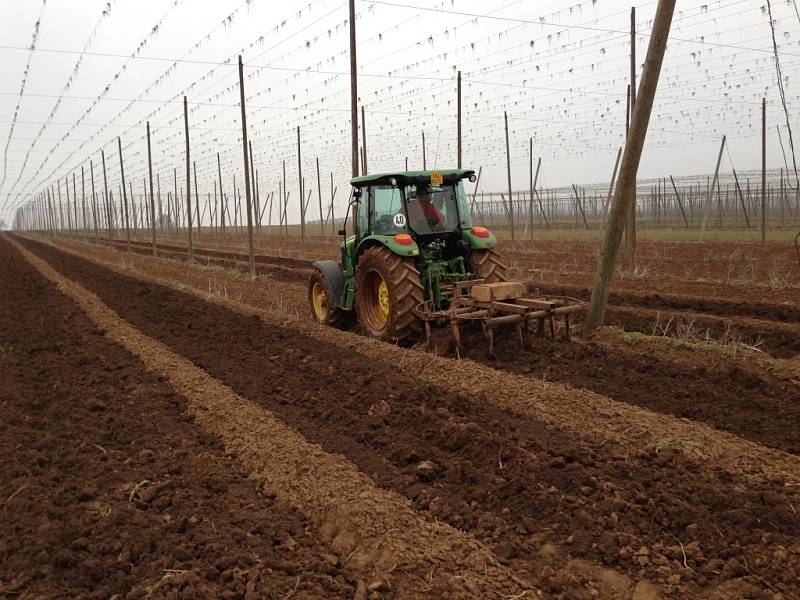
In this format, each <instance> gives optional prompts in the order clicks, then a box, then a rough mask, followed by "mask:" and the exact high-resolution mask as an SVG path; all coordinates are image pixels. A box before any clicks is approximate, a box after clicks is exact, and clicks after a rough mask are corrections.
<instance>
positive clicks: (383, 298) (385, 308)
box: [378, 277, 389, 322]
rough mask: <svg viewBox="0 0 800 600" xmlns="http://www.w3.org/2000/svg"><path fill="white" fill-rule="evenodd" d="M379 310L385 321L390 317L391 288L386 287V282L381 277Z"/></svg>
mask: <svg viewBox="0 0 800 600" xmlns="http://www.w3.org/2000/svg"><path fill="white" fill-rule="evenodd" d="M378 312H379V313H380V315H381V317H383V320H384V322H386V321H387V320H388V319H389V288H388V287H386V282H385V281H384V280H383V278H382V277H381V282H380V283H379V284H378Z"/></svg>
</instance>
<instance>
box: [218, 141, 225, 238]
mask: <svg viewBox="0 0 800 600" xmlns="http://www.w3.org/2000/svg"><path fill="white" fill-rule="evenodd" d="M217 172H218V173H219V218H220V221H219V223H220V230H221V231H220V232H221V233H222V235H223V236H224V235H225V191H224V189H223V187H222V163H221V162H220V160H219V152H217Z"/></svg>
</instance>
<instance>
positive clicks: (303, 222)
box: [297, 125, 306, 243]
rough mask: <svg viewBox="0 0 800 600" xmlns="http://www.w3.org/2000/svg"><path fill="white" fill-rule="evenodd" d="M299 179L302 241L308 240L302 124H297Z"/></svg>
mask: <svg viewBox="0 0 800 600" xmlns="http://www.w3.org/2000/svg"><path fill="white" fill-rule="evenodd" d="M297 181H298V182H299V185H300V242H301V243H305V241H306V207H305V198H304V195H305V193H304V192H305V190H303V163H302V161H301V158H300V126H299V125H298V126H297Z"/></svg>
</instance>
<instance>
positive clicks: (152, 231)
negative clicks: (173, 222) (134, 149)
mask: <svg viewBox="0 0 800 600" xmlns="http://www.w3.org/2000/svg"><path fill="white" fill-rule="evenodd" d="M147 172H148V174H149V176H150V234H151V236H152V240H153V256H158V247H157V244H156V198H155V195H154V194H153V154H152V152H151V149H150V121H148V122H147Z"/></svg>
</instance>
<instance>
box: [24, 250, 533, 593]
mask: <svg viewBox="0 0 800 600" xmlns="http://www.w3.org/2000/svg"><path fill="white" fill-rule="evenodd" d="M21 251H22V252H23V253H25V255H26V258H27V259H28V260H29V261H30V262H31V263H33V264H34V265H35V266H36V268H37V269H39V270H40V272H42V273H43V274H45V275H46V276H47V277H48V278H49V279H51V280H52V281H56V282H58V285H59V288H60V289H62V290H64V292H65V293H66V294H67V295H69V296H70V297H71V298H73V299H74V300H75V301H76V302H78V303H79V304H80V306H81V308H83V310H84V311H86V312H87V314H89V315H90V316H91V318H92V319H93V320H94V322H95V323H97V324H98V325H100V326H101V327H102V328H103V329H104V331H105V335H107V336H108V337H109V338H110V339H112V340H114V341H117V342H118V343H120V344H122V345H124V346H125V348H127V349H129V350H131V351H132V352H134V353H135V354H136V355H137V356H139V357H140V358H141V359H142V361H143V362H144V363H145V365H147V367H148V368H149V369H152V370H153V371H155V372H158V373H162V374H164V377H165V378H166V379H167V381H169V383H170V384H171V385H172V386H173V387H174V388H175V389H176V390H177V391H178V392H179V393H181V395H182V396H184V397H185V398H186V399H187V400H188V402H189V408H190V412H191V414H193V415H194V416H195V418H196V419H197V422H198V423H200V424H201V425H202V426H203V427H204V428H206V429H207V430H209V431H212V432H214V433H216V434H218V435H220V436H221V437H222V439H223V440H224V443H225V448H226V450H228V451H229V452H231V453H233V454H235V455H237V456H238V458H239V460H240V461H241V462H242V464H243V465H245V466H246V468H247V469H248V470H250V474H249V477H250V478H252V479H254V480H256V481H263V482H266V483H267V484H268V485H269V487H270V489H272V490H274V492H275V493H276V494H277V495H278V497H279V498H283V499H285V500H287V501H288V502H290V503H291V504H292V505H293V506H297V507H298V508H300V509H301V510H303V511H304V512H305V513H306V514H308V515H309V516H310V517H311V519H312V520H313V521H314V522H315V523H316V524H317V525H318V526H319V527H320V531H321V533H322V535H323V536H325V538H326V539H328V540H330V543H331V548H332V549H333V551H334V552H335V553H336V556H338V558H336V557H333V558H334V560H330V559H331V556H330V555H324V556H322V558H323V560H325V561H326V562H329V563H336V564H338V562H341V564H344V565H346V567H347V571H348V572H351V573H354V574H357V575H361V576H363V577H364V579H365V580H366V581H367V582H370V583H369V586H366V585H364V584H363V583H362V582H359V590H358V592H357V593H356V598H365V597H366V596H367V593H366V592H369V598H370V599H371V600H377V599H378V598H392V597H394V596H395V595H400V596H402V597H408V598H419V597H430V596H434V597H448V598H476V597H478V598H484V597H489V596H495V595H498V596H506V597H512V596H518V597H521V596H522V595H524V593H527V592H533V591H535V590H533V589H532V588H531V586H530V584H528V583H525V582H523V581H521V580H520V578H519V577H517V576H515V575H514V574H513V573H512V572H510V571H509V570H508V569H506V568H504V567H502V566H500V565H499V564H498V562H497V559H496V557H495V556H494V555H493V554H492V553H491V552H489V551H488V550H487V549H486V548H485V547H484V546H483V545H481V544H479V543H478V542H477V541H476V540H475V538H474V537H472V536H470V535H468V534H465V533H463V532H460V531H456V530H455V529H452V528H450V527H448V526H446V525H443V524H442V523H440V522H433V521H426V520H425V519H424V518H423V517H422V516H421V515H419V513H417V512H416V511H414V510H413V509H412V508H411V505H410V502H408V501H407V500H406V499H404V498H401V497H400V496H398V495H396V494H393V493H391V492H387V491H382V490H379V489H377V488H376V487H375V486H374V484H373V483H372V482H371V481H370V480H369V478H368V477H367V476H365V475H364V474H363V473H361V472H359V471H358V470H357V469H356V468H355V467H354V466H353V464H352V463H350V462H349V461H347V460H345V459H344V458H342V457H341V456H337V455H332V454H329V453H326V452H324V451H323V450H321V449H320V448H319V446H317V445H316V444H312V443H309V442H308V441H307V440H305V439H304V438H303V437H302V436H301V435H300V434H299V433H298V432H297V431H296V430H295V429H293V428H291V427H289V426H287V425H286V424H285V423H284V422H283V421H281V420H279V419H277V418H276V417H275V416H274V415H273V414H272V413H271V412H269V411H266V410H264V409H263V408H261V407H259V406H257V405H256V404H254V403H252V402H250V401H248V400H246V399H244V398H242V397H240V396H238V395H236V394H235V393H234V392H233V391H232V390H231V389H230V388H229V387H227V386H225V385H223V384H222V383H221V382H219V381H218V380H216V379H214V378H212V377H211V376H209V375H208V374H207V373H206V372H205V371H203V370H201V369H199V368H198V367H197V366H196V365H194V364H193V363H191V362H190V361H188V360H187V359H185V358H183V357H181V356H180V355H178V354H175V353H174V352H172V351H171V350H169V349H168V348H167V347H166V346H164V345H163V344H161V343H160V342H158V341H156V340H154V339H152V338H150V337H147V336H146V335H144V334H142V333H141V332H140V331H139V330H138V329H136V328H134V327H133V326H131V325H130V324H129V323H128V322H126V321H123V320H122V319H121V318H120V317H119V316H118V315H117V314H116V313H115V312H114V311H112V310H111V309H110V308H109V307H108V306H107V305H106V304H104V303H103V302H102V301H101V300H100V299H98V298H97V296H95V295H94V294H92V293H90V292H89V291H87V290H86V289H85V288H83V287H82V286H80V285H78V284H76V283H75V282H74V281H73V280H71V279H68V278H65V277H64V276H62V275H61V274H59V273H58V272H57V271H55V270H54V269H53V268H52V267H51V266H50V265H49V264H48V263H47V262H45V261H43V260H42V259H40V258H39V257H37V256H35V255H32V254H30V252H28V251H27V250H24V249H22V250H21ZM295 583H296V584H297V582H295ZM291 595H293V594H291V593H290V594H289V596H291ZM315 597H316V596H315Z"/></svg>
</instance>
